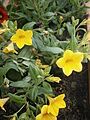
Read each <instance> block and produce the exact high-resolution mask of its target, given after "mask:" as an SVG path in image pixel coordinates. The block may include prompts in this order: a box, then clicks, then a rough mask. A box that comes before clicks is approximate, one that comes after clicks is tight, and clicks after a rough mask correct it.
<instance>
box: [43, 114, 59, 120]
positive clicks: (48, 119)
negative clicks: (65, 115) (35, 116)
mask: <svg viewBox="0 0 90 120" xmlns="http://www.w3.org/2000/svg"><path fill="white" fill-rule="evenodd" d="M41 120H57V117H56V116H54V115H52V114H51V113H49V114H46V115H44V116H43V118H42V119H41Z"/></svg>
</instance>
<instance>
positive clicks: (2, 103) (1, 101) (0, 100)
mask: <svg viewBox="0 0 90 120" xmlns="http://www.w3.org/2000/svg"><path fill="white" fill-rule="evenodd" d="M8 100H9V97H7V98H3V99H0V107H1V109H2V110H4V111H6V110H5V109H4V107H3V106H4V104H5V103H6V102H7V101H8Z"/></svg>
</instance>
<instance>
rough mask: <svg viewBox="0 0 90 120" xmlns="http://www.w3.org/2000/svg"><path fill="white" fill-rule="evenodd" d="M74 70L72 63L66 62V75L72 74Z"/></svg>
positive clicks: (64, 70)
mask: <svg viewBox="0 0 90 120" xmlns="http://www.w3.org/2000/svg"><path fill="white" fill-rule="evenodd" d="M72 71H73V68H72V64H66V65H65V66H64V67H63V73H64V74H65V75H66V76H69V75H71V74H72Z"/></svg>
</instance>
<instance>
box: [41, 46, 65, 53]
mask: <svg viewBox="0 0 90 120" xmlns="http://www.w3.org/2000/svg"><path fill="white" fill-rule="evenodd" d="M42 51H46V52H51V53H53V54H59V53H62V52H63V49H61V48H59V47H48V46H47V47H45V48H43V50H42Z"/></svg>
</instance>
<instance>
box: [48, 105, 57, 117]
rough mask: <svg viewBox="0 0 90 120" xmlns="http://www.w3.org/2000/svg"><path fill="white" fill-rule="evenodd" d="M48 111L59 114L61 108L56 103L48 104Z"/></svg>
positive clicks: (55, 114)
mask: <svg viewBox="0 0 90 120" xmlns="http://www.w3.org/2000/svg"><path fill="white" fill-rule="evenodd" d="M48 113H51V114H53V115H54V116H58V113H59V108H58V107H57V106H56V105H55V104H51V105H49V106H48Z"/></svg>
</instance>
